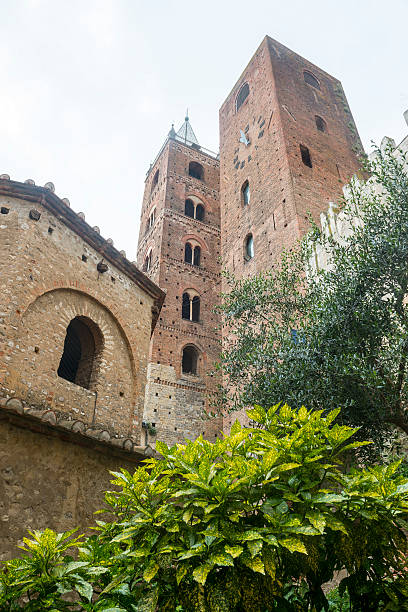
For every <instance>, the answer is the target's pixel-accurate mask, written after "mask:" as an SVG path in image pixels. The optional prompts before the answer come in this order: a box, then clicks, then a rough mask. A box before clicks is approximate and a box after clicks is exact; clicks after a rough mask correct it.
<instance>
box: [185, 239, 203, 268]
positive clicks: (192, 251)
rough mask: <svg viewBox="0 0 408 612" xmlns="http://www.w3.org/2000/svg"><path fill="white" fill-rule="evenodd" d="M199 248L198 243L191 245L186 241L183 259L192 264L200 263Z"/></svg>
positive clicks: (197, 264)
mask: <svg viewBox="0 0 408 612" xmlns="http://www.w3.org/2000/svg"><path fill="white" fill-rule="evenodd" d="M200 257H201V248H200V247H199V246H198V244H196V245H193V244H191V243H190V242H186V245H185V247H184V261H185V262H186V263H189V264H192V265H193V266H199V265H200Z"/></svg>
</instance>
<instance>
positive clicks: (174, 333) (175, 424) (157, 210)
mask: <svg viewBox="0 0 408 612" xmlns="http://www.w3.org/2000/svg"><path fill="white" fill-rule="evenodd" d="M219 257H220V207H219V161H218V157H217V155H216V154H213V153H211V152H210V151H207V150H205V149H203V148H202V147H201V146H200V145H199V143H198V141H197V138H196V136H195V134H194V132H193V130H192V127H191V125H190V122H189V119H188V117H186V118H185V121H184V123H183V125H182V127H181V128H180V130H179V131H178V132H177V133H176V132H175V130H174V129H173V127H172V129H171V131H170V133H169V135H168V137H167V139H166V141H165V143H164V145H163V146H162V148H161V150H160V152H159V154H158V156H157V157H156V159H155V161H154V163H153V164H152V165H151V167H150V169H149V171H148V173H147V177H146V185H145V192H144V197H143V205H142V212H141V225H140V234H139V243H138V253H137V263H138V266H139V267H140V268H141V269H142V270H143V271H144V272H145V273H146V274H147V275H148V276H150V278H151V279H152V280H154V282H156V283H157V284H158V285H159V286H160V287H161V288H162V289H163V290H165V291H166V294H167V295H166V299H165V303H164V305H163V309H162V311H161V314H160V318H159V321H158V322H157V326H156V329H155V331H154V334H153V337H152V342H151V347H150V364H149V369H148V382H147V386H146V396H145V412H144V420H145V422H146V423H150V424H152V425H154V427H155V429H156V431H157V437H158V439H160V440H164V441H166V442H168V443H175V442H179V441H182V440H183V439H184V438H185V437H187V438H192V439H193V438H196V437H197V436H198V435H199V434H203V435H205V436H206V437H207V438H209V439H210V440H214V438H215V437H216V435H218V433H219V431H220V428H221V426H222V423H221V421H220V422H217V421H214V420H212V421H208V420H202V418H201V417H202V414H203V412H204V411H205V410H206V409H207V406H208V393H209V392H211V391H212V390H213V388H214V386H215V379H214V377H212V376H211V372H212V370H213V364H214V361H215V360H216V359H217V357H218V354H219V350H220V342H219V339H220V335H219V331H216V328H217V327H218V325H219V322H218V320H217V317H216V315H215V314H214V313H213V307H214V306H215V305H216V303H217V299H218V294H219V292H220V286H219V281H220V279H219V275H220V264H219ZM146 436H148V439H149V441H150V442H152V441H154V437H152V436H151V435H150V434H149V431H148V430H146Z"/></svg>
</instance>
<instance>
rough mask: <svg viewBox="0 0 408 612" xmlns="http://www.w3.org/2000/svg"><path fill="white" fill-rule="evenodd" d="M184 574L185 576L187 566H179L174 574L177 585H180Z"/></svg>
mask: <svg viewBox="0 0 408 612" xmlns="http://www.w3.org/2000/svg"><path fill="white" fill-rule="evenodd" d="M186 574H187V565H186V564H183V565H179V566H178V568H177V572H176V580H177V584H180V582H181V581H182V580H183V578H184V576H185V575H186Z"/></svg>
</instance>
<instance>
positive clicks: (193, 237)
mask: <svg viewBox="0 0 408 612" xmlns="http://www.w3.org/2000/svg"><path fill="white" fill-rule="evenodd" d="M191 241H193V242H196V243H198V244H199V246H200V247H201V250H202V251H206V252H207V253H208V246H207V243H206V242H205V240H204V239H203V238H201V236H197V234H185V235H184V236H183V238H182V243H183V248H184V245H185V244H186V242H191Z"/></svg>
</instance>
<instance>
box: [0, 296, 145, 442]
mask: <svg viewBox="0 0 408 612" xmlns="http://www.w3.org/2000/svg"><path fill="white" fill-rule="evenodd" d="M77 317H84V318H87V319H88V320H90V321H92V322H93V323H94V324H95V325H96V326H98V328H99V329H100V332H101V334H102V337H103V350H102V351H101V355H100V360H99V363H98V367H99V371H100V376H98V379H97V380H96V384H95V385H94V386H93V390H92V392H91V391H89V390H88V389H84V388H82V387H80V386H77V385H75V384H73V383H70V382H69V381H66V380H64V379H63V378H60V377H58V375H57V369H58V366H59V363H60V359H61V356H62V354H63V348H64V342H65V338H66V331H67V327H68V325H69V324H70V322H71V321H72V320H73V319H75V318H77ZM16 338H18V342H19V347H20V350H19V351H16V353H15V355H14V359H13V360H12V363H10V366H11V369H12V370H13V372H14V376H15V377H16V378H18V372H19V371H21V372H23V373H24V377H25V378H27V380H30V385H29V387H30V388H31V391H30V393H31V394H32V399H31V403H32V404H34V405H35V404H37V405H41V406H43V407H45V406H46V405H47V404H48V407H49V405H50V404H51V405H52V406H53V407H54V408H56V409H59V410H62V411H64V412H72V411H74V412H76V413H79V414H75V416H76V417H82V419H84V420H85V421H88V422H94V421H95V419H96V421H95V423H96V424H101V425H103V426H104V427H106V428H107V429H112V430H114V429H116V430H117V431H120V432H121V433H122V434H124V435H129V434H131V433H132V429H133V422H134V418H135V416H137V417H139V416H140V415H135V414H134V412H135V409H136V407H137V404H138V402H137V400H138V395H137V390H138V383H137V373H136V359H135V355H134V352H133V350H132V343H133V345H135V341H134V340H133V339H131V338H129V335H128V334H127V333H126V326H124V325H123V324H122V322H121V321H120V319H119V318H118V316H117V314H116V313H115V312H114V311H113V309H112V308H110V307H109V306H108V305H105V304H103V303H102V302H101V301H100V300H98V299H97V298H96V297H94V296H93V295H91V294H90V293H88V292H86V291H84V290H80V289H76V288H74V287H72V286H68V287H52V288H49V289H46V290H45V291H40V292H39V294H38V295H36V296H34V297H33V296H31V299H29V300H28V303H27V304H26V305H25V309H24V312H23V313H22V315H21V318H20V321H19V324H18V329H17V332H16ZM34 347H36V349H38V350H35V351H34ZM27 358H29V359H30V368H27V364H26V359H27ZM43 390H45V392H46V393H47V396H46V397H45V394H44V396H42V393H43ZM94 396H95V397H94ZM61 397H62V400H65V401H66V404H65V405H64V406H63V407H60V406H58V405H57V400H58V398H61ZM122 398H123V399H122ZM116 423H117V426H116Z"/></svg>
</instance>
